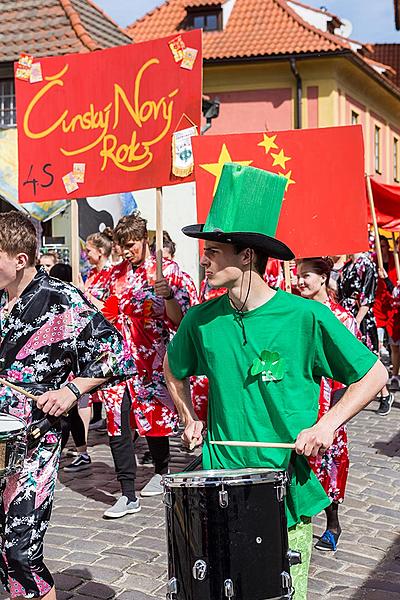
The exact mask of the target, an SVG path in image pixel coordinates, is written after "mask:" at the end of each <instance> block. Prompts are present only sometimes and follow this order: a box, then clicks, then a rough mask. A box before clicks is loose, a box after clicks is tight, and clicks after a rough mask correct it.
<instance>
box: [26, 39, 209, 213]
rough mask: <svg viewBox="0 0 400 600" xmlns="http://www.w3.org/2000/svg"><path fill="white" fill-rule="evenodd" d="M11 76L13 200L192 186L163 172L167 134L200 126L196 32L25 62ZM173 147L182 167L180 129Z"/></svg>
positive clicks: (168, 166) (187, 148) (184, 145)
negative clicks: (16, 171) (15, 175)
mask: <svg viewBox="0 0 400 600" xmlns="http://www.w3.org/2000/svg"><path fill="white" fill-rule="evenodd" d="M35 65H36V66H35ZM20 66H21V65H20ZM27 68H28V69H31V72H30V79H29V72H28V75H27V76H26V75H25V73H26V69H27ZM15 71H16V79H15V82H16V96H17V118H18V121H17V125H18V154H19V201H20V202H42V201H47V200H58V199H60V198H78V197H79V198H81V197H86V196H99V195H105V194H111V193H116V192H125V191H134V190H138V189H146V188H152V187H161V186H164V185H171V184H176V183H181V182H186V181H191V180H193V173H192V174H189V175H186V176H183V177H177V176H175V175H173V174H172V138H173V134H174V132H176V131H182V130H188V131H190V128H193V127H194V126H196V127H197V132H198V128H199V126H200V118H201V86H202V52H201V32H200V31H189V32H185V33H182V34H180V35H175V36H170V37H168V38H163V39H158V40H153V41H150V42H144V43H141V44H131V45H128V46H122V47H116V48H110V49H108V50H101V51H96V52H90V53H87V54H70V55H65V56H57V57H52V58H44V59H40V60H39V59H38V60H35V58H33V64H32V66H31V67H30V66H28V67H25V66H24V67H23V69H22V68H20V69H19V70H18V65H16V68H15ZM21 73H22V75H21ZM21 77H22V78H21ZM194 132H196V129H194ZM179 143H180V146H178V150H179V151H178V159H179V155H180V159H181V163H183V166H184V167H185V165H186V164H187V159H188V158H190V155H191V144H190V136H188V135H186V136H185V134H184V133H183V134H182V135H181V136H180V138H179ZM185 161H186V162H185ZM189 170H190V168H189V169H188V170H187V171H185V169H184V168H183V169H182V168H181V171H180V172H181V173H187V172H188V171H189Z"/></svg>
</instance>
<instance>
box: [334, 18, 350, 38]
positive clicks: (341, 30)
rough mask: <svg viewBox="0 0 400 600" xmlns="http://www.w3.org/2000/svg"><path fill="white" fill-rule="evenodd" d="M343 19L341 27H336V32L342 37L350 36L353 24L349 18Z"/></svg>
mask: <svg viewBox="0 0 400 600" xmlns="http://www.w3.org/2000/svg"><path fill="white" fill-rule="evenodd" d="M340 20H341V21H342V25H341V27H337V28H336V29H335V33H336V34H337V35H341V36H342V37H345V38H348V37H350V35H351V32H352V31H353V24H352V22H351V21H349V19H340Z"/></svg>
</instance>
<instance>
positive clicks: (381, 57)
mask: <svg viewBox="0 0 400 600" xmlns="http://www.w3.org/2000/svg"><path fill="white" fill-rule="evenodd" d="M372 56H373V58H374V59H375V60H377V61H379V62H381V63H384V64H385V65H390V66H391V67H393V69H394V71H395V73H393V74H391V75H389V78H390V79H391V80H392V81H393V82H394V83H395V84H396V85H397V86H398V87H400V44H374V45H373V55H372Z"/></svg>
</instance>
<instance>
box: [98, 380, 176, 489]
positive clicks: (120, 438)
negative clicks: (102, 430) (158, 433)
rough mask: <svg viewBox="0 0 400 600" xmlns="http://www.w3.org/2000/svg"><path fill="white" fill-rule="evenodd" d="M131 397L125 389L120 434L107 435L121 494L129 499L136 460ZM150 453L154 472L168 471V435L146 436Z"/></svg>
mask: <svg viewBox="0 0 400 600" xmlns="http://www.w3.org/2000/svg"><path fill="white" fill-rule="evenodd" d="M130 412H131V398H130V396H129V393H128V391H125V394H124V397H123V399H122V405H121V435H115V436H109V438H108V439H109V442H110V449H111V454H112V457H113V460H114V466H115V472H116V474H117V479H118V481H119V482H120V485H121V490H122V494H123V495H124V496H127V497H128V498H129V499H130V500H134V499H135V497H136V496H135V478H136V460H135V449H134V440H133V437H132V431H131V427H130ZM146 439H147V443H148V445H149V449H150V452H151V454H152V457H153V460H154V464H155V472H156V473H158V474H159V475H165V474H166V473H168V463H169V439H168V437H151V436H146Z"/></svg>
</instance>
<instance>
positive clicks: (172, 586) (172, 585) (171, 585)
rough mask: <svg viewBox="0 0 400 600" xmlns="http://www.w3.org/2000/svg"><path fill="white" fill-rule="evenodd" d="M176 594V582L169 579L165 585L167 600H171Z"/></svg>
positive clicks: (174, 578) (174, 579) (173, 578)
mask: <svg viewBox="0 0 400 600" xmlns="http://www.w3.org/2000/svg"><path fill="white" fill-rule="evenodd" d="M177 593H178V580H177V578H176V577H171V579H170V580H169V581H168V583H167V600H173V596H174V595H175V594H177Z"/></svg>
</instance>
